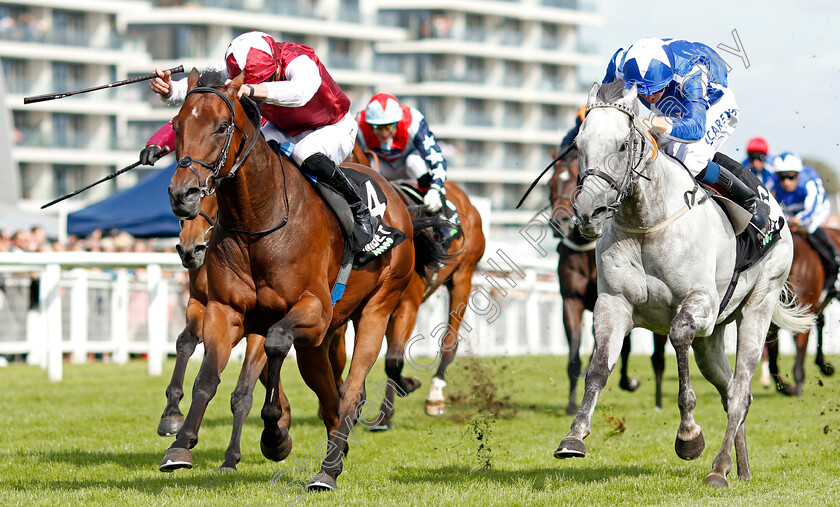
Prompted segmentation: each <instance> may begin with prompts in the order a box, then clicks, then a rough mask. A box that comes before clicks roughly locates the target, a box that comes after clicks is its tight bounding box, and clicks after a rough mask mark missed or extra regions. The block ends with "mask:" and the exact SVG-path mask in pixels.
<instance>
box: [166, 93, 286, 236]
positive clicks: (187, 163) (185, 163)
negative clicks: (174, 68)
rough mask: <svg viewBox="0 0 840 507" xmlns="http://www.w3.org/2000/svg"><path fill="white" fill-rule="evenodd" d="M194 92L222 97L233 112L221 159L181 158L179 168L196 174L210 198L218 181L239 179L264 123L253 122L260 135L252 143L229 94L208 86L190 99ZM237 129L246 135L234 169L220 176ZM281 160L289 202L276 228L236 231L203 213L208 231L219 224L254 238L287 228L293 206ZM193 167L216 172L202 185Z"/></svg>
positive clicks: (199, 178) (239, 149) (199, 181)
mask: <svg viewBox="0 0 840 507" xmlns="http://www.w3.org/2000/svg"><path fill="white" fill-rule="evenodd" d="M193 93H214V94H216V95H218V96H219V97H221V99H222V100H223V101H224V102H225V105H227V107H228V109H229V110H230V120H229V123H228V125H227V130H226V132H225V143H224V145H223V146H222V151H221V153H219V156H218V157H217V158H216V161H215V162H214V163H213V164H210V163H208V162H205V161H203V160H199V159H195V158H192V157H189V156H184V157H181V158H180V159H178V167H179V168H181V167H188V168H189V169H190V170H191V171H192V172H193V174H195V176H196V178H197V179H198V183H199V185H198V188H199V190H200V191H201V193H202V195H210V194H212V193H213V192H215V191H216V186H217V184H218V182H220V181H222V180H225V179H227V178H233V177H234V176H236V172H237V171H238V170H239V168H240V167H241V166H242V164H243V163H244V162H245V160H246V159H247V158H248V156H249V155H250V154H251V151H252V150H253V149H254V146H256V144H257V139H259V137H260V120H259V118H257V119H256V120H253V119H251V123H252V124H253V125H254V128H255V129H256V132H255V133H254V135H253V136H252V137H251V138H250V141H248V134H246V133H245V131H244V130H242V128H241V127H239V125H238V124H237V123H236V108H235V107H234V105H233V103H232V102H231V101H230V99H229V98H228V97H227V95H225V94H224V93H223V92H221V91H219V90H217V89H216V88H211V87H207V86H199V87H196V88H193V89H192V90H190V91H189V92H187V95H186V96H187V97H189V96H190V95H191V94H193ZM185 100H186V99H185ZM242 100H251V99H246V98H243V99H242ZM254 109H255V110H256V111H257V113H259V110H258V109H256V107H255V108H254ZM257 116H258V114H257ZM234 129H235V130H238V131H239V132H240V133H241V134H242V141H241V142H240V143H239V148H238V149H237V150H236V153H234V155H233V160H234V163H233V166H231V168H230V170H229V171H228V173H227V174H225V175H224V176H219V173H220V172H221V170H222V168H223V167H224V166H225V163H226V162H227V158H228V154H229V152H230V144H231V141H232V140H233V131H234ZM246 141H248V145H247V147H245V149H244V150H243V146H244V145H245V142H246ZM278 157H279V158H280V170H281V171H282V172H283V197H284V199H285V203H286V216H285V217H284V218H283V220H282V221H281V222H280V223H279V224H277V225H275V226H274V227H270V228H268V229H263V230H261V231H246V230H242V229H236V228H235V227H229V226H227V225H224V224H222V223H221V220H220V219H216V220H213V219H211V218H210V217H209V216H207V215H206V214H205V213H204V212H200V213H201V214H202V216H204V217H205V218H206V219H207V221H208V222H210V224H211V227H210V229H208V231H210V230H211V229H213V226H216V225H218V226H219V227H220V228H222V229H226V230H228V231H231V232H235V233H240V234H248V235H251V236H259V235H263V234H269V233H271V232H274V231H276V230H278V229H280V228H281V227H283V226H284V225H286V224H287V223H288V222H289V209H290V207H289V191H288V188H287V187H286V168H285V166H284V164H283V157H282V156H278ZM193 164H199V165H201V166H203V167H205V168H207V169H209V170H211V171H213V173H212V174H210V175H209V176H208V177H207V179H206V180H205V181H204V184H203V185H202V183H201V176H200V175H199V174H198V170H197V169H196V168H195V167H194V166H193ZM211 178H212V179H213V184H212V186H211V185H210V179H211ZM205 235H206V232H205Z"/></svg>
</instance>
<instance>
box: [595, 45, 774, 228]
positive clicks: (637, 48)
mask: <svg viewBox="0 0 840 507" xmlns="http://www.w3.org/2000/svg"><path fill="white" fill-rule="evenodd" d="M726 68H727V67H726V62H724V61H723V59H722V58H721V57H720V55H718V54H717V53H716V52H715V51H714V50H713V49H712V48H710V47H709V46H706V45H705V44H701V43H699V42H690V41H686V40H677V39H654V38H650V39H641V40H639V41H636V42H635V43H633V44H632V45H631V46H630V47H629V48H627V49H619V50H618V51H616V52H615V54H614V55H613V57H612V59H611V60H610V63H609V65H608V66H607V72H606V75H605V76H604V80H603V82H604V83H610V82H612V81H615V80H616V79H622V80H623V81H624V85H625V86H626V87H627V88H628V89H629V88H631V87H632V86H633V85H636V90H637V92H638V94H639V99H640V100H641V101H642V104H644V105H645V106H646V107H647V108H648V109H650V110H651V111H652V112H653V113H654V114H653V116H652V117H651V118H649V119H647V120H645V122H646V123H648V125H649V126H650V128H651V129H652V130H654V131H658V132H659V133H660V134H661V138H660V140H659V146H660V148H661V149H662V150H663V151H664V152H665V153H667V154H668V155H670V156H672V157H674V158H676V159H677V160H679V161H680V162H682V164H683V165H684V166H685V167H686V168H687V169H688V170H689V172H691V174H692V175H693V176H694V177H695V178H696V179H698V180H699V181H702V182H704V183H706V184H709V185H712V186H714V187H715V188H716V189H718V190H719V191H721V193H723V194H724V195H726V197H729V198H730V199H732V200H733V201H734V202H736V203H737V204H738V205H740V206H742V207H743V208H744V209H746V210H747V211H749V212H751V213H753V220H752V224H753V225H754V226H755V227H756V228H757V229H758V230H759V231H761V232H763V233H766V232H767V228H768V226H769V209H770V208H769V206H768V205H767V203H766V202H764V201H763V200H762V197H764V198H766V195H765V196H760V195H759V194H758V192H759V190H758V187H759V186H760V181H759V180H758V178H756V177H755V175H753V174H752V173H751V172H750V171H749V170H748V169H747V168H746V167H744V166H743V165H741V164H739V163H738V162H736V161H735V160H732V159H731V158H729V157H727V156H725V155H723V154H721V153H718V150H719V149H720V148H721V147H722V146H723V144H724V143H725V142H726V140H727V139H729V137H730V136H731V135H732V133H733V132H734V131H735V127H736V126H737V125H738V116H739V109H738V104H737V103H736V102H735V94H734V93H733V92H732V90H730V89H729V88H728V82H727V71H726Z"/></svg>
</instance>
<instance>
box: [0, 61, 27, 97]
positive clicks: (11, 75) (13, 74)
mask: <svg viewBox="0 0 840 507" xmlns="http://www.w3.org/2000/svg"><path fill="white" fill-rule="evenodd" d="M3 74H4V75H5V76H6V91H7V92H8V93H20V94H26V93H29V92H31V91H32V83H31V82H29V80H28V79H27V78H26V60H19V59H17V58H6V57H3Z"/></svg>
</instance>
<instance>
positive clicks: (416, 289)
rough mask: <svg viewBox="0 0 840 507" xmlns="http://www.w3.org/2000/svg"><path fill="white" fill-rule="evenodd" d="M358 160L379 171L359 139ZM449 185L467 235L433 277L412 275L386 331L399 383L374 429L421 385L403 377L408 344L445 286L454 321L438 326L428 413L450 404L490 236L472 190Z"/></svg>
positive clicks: (388, 359)
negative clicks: (452, 369) (449, 384)
mask: <svg viewBox="0 0 840 507" xmlns="http://www.w3.org/2000/svg"><path fill="white" fill-rule="evenodd" d="M353 159H354V160H355V161H356V162H358V163H361V164H364V165H367V166H370V167H372V168H373V169H374V170H375V171H377V172H379V158H378V156H377V155H376V154H375V153H374V152H365V151H363V150H362V148H361V147H360V146H359V145H358V144H356V146H355V148H354V150H353ZM444 185H445V190H446V199H448V200H449V201H451V202H452V203H453V204H454V205H455V208H456V209H457V210H458V216H459V218H460V221H461V234H460V235H459V236H458V237H457V238H455V239H454V240H453V241H452V242H451V244H450V245H449V248H448V249H447V251H446V254H447V258H446V261H445V262H443V263H441V264H440V265H439V266H438V267H436V268H435V269H434V271H433V272H432V273H431V275H430V276H420V275H418V274H414V275H412V277H411V280H410V281H409V283H408V287H407V288H406V290H405V291H404V292H403V295H402V298H401V299H400V303H399V305H398V307H397V310H396V311H395V312H394V313H393V314H392V315H391V318H390V320H389V322H388V331H387V333H386V335H387V338H388V351H387V353H386V356H385V371H386V372H387V374H388V378H390V379H391V380H392V381H394V382H389V383H388V386H387V389H386V392H385V398H384V399H383V400H382V406H381V408H380V413H381V414H382V418H381V420H380V422H379V424H378V425H377V426H375V427H372V428H371V429H372V430H379V431H382V430H388V429H390V428H391V417H392V416H393V413H394V395H395V393H397V394H399V395H400V396H405V395H406V394H408V393H410V392H411V391H413V390H414V389H416V388H417V387H419V385H420V384H419V380H418V379H416V378H411V379H408V378H406V377H403V376H402V368H403V366H404V364H405V360H404V354H405V348H406V345H407V344H408V342H409V339H410V338H411V331H412V330H413V329H414V325H415V323H416V322H417V311H418V309H419V308H420V305H421V304H422V303H423V302H424V301H426V300H427V299H428V298H429V297H431V295H432V294H434V292H435V291H436V290H437V289H438V288H439V287H441V286H443V285H445V286H446V289H447V291H448V292H449V313H448V322H447V325H446V327H445V328H444V327H443V326H442V325H441V326H438V327H436V328H435V329H437V330H440V331H441V332H440V333H439V334H440V335H441V336H440V351H439V352H438V357H439V358H440V363H439V364H438V367H437V371H436V372H435V374H434V376H433V377H432V380H431V385H430V386H429V394H428V395H427V397H426V408H425V410H426V414H427V415H430V416H440V415H443V413H444V411H445V409H446V402H445V398H444V396H443V389H444V387H446V376H445V375H446V369H447V367H448V366H449V365H450V364H451V363H452V360H453V359H454V358H455V352H456V350H457V349H458V341H459V335H458V331H459V330H460V326H461V321H462V320H463V318H464V312H465V311H466V309H467V300H468V298H469V295H470V291H471V290H472V277H473V273H474V272H475V269H476V266H477V265H478V262H479V261H480V260H481V257H482V256H483V255H484V248H485V243H486V241H485V237H484V232H483V231H482V229H481V215H480V214H479V212H478V210H477V209H476V208H475V206H473V204H472V203H471V202H470V199H469V197H467V194H466V193H465V192H464V191H463V190H462V189H461V187H459V186H458V185H457V184H455V183H454V182H452V181H447V182H446V183H445V184H444ZM399 193H400V196H401V198H402V199H403V202H404V203H405V204H406V205H407V206H412V205H417V204H416V203H415V202H414V201H412V200H411V198H410V197H409V196H408V195H407V194H406V193H405V192H402V191H400V192H399ZM433 334H434V335H435V336H433V338H435V339H437V338H438V336H437V334H438V333H435V332H434V331H433ZM409 352H410V351H409ZM412 364H413V362H412Z"/></svg>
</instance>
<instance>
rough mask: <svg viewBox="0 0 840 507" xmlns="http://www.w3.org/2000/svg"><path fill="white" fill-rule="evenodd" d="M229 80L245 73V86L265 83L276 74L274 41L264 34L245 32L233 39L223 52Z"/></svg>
mask: <svg viewBox="0 0 840 507" xmlns="http://www.w3.org/2000/svg"><path fill="white" fill-rule="evenodd" d="M225 64H226V65H227V71H228V75H229V76H230V77H231V78H234V77H236V76H238V75H239V74H240V73H243V72H244V73H245V83H246V84H258V83H262V82H264V81H267V80H268V79H269V78H271V76H273V75H274V73H275V72H277V58H276V57H275V56H274V39H273V38H272V37H271V35H268V34H267V33H264V32H247V33H243V34H242V35H240V36H239V37H237V38H235V39H233V41H231V43H230V45H229V46H228V48H227V51H226V52H225Z"/></svg>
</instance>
